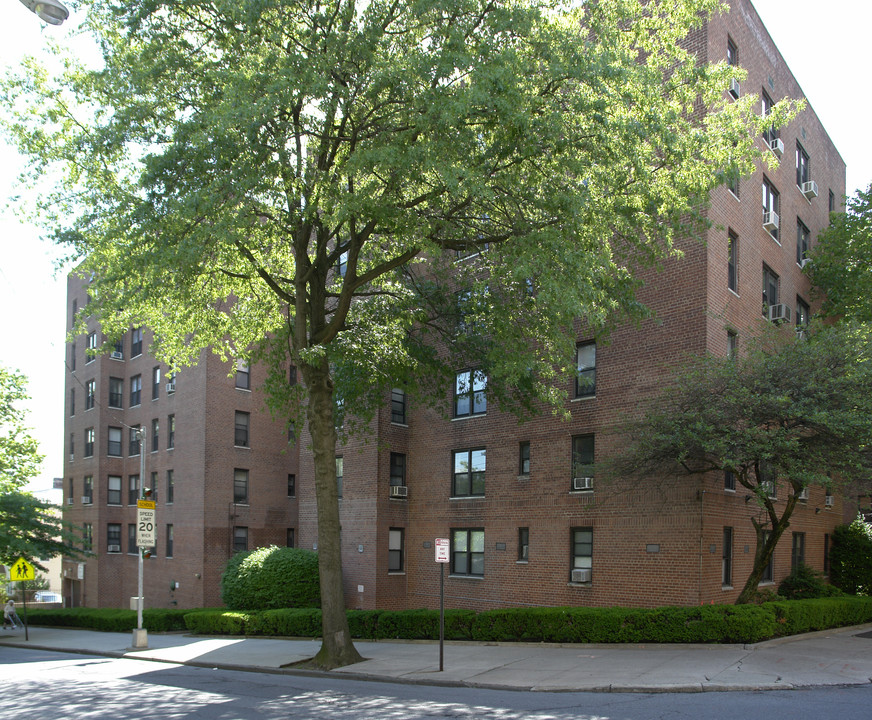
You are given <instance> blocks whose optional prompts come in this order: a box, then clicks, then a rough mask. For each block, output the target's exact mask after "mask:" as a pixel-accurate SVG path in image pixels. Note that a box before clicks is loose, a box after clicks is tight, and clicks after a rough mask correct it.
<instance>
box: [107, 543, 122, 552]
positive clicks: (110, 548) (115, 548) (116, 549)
mask: <svg viewBox="0 0 872 720" xmlns="http://www.w3.org/2000/svg"><path fill="white" fill-rule="evenodd" d="M106 552H111V553H117V552H121V546H120V545H109V546H108V547H107V548H106Z"/></svg>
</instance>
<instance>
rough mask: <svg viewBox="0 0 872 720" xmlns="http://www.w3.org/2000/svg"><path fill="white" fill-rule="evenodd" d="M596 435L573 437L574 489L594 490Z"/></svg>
mask: <svg viewBox="0 0 872 720" xmlns="http://www.w3.org/2000/svg"><path fill="white" fill-rule="evenodd" d="M593 458H594V436H593V435H576V436H575V437H573V438H572V489H573V490H593Z"/></svg>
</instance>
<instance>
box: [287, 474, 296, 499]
mask: <svg viewBox="0 0 872 720" xmlns="http://www.w3.org/2000/svg"><path fill="white" fill-rule="evenodd" d="M296 495H297V476H296V475H292V474H291V473H288V497H296Z"/></svg>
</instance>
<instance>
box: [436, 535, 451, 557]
mask: <svg viewBox="0 0 872 720" xmlns="http://www.w3.org/2000/svg"><path fill="white" fill-rule="evenodd" d="M449 545H450V543H449V542H448V538H436V562H438V563H447V562H448V553H449Z"/></svg>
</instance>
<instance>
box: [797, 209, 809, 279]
mask: <svg viewBox="0 0 872 720" xmlns="http://www.w3.org/2000/svg"><path fill="white" fill-rule="evenodd" d="M810 245H811V234H810V233H809V231H808V228H807V227H806V226H805V224H804V223H803V222H802V220H800V219H799V218H796V262H797V264H798V265H799V266H800V267H802V266H803V264H804V263H805V258H806V256H807V255H808V250H809V246H810Z"/></svg>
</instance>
